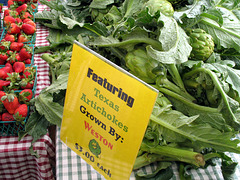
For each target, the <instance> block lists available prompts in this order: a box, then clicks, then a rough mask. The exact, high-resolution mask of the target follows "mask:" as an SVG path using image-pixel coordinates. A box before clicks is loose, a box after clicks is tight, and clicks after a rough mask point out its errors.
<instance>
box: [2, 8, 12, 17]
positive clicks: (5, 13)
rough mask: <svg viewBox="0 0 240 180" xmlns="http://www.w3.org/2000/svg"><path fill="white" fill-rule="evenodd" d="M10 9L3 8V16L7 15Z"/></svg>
mask: <svg viewBox="0 0 240 180" xmlns="http://www.w3.org/2000/svg"><path fill="white" fill-rule="evenodd" d="M10 11H11V10H10V9H5V10H4V12H3V17H5V16H8V15H9V12H10Z"/></svg>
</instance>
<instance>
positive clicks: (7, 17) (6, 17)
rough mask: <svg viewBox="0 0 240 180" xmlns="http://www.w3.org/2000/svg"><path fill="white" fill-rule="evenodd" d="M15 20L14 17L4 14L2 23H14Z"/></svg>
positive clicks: (6, 24) (7, 24) (8, 24)
mask: <svg viewBox="0 0 240 180" xmlns="http://www.w3.org/2000/svg"><path fill="white" fill-rule="evenodd" d="M15 22H16V19H15V18H14V17H12V16H10V15H8V16H5V17H4V19H3V23H4V25H5V26H10V25H11V23H15Z"/></svg>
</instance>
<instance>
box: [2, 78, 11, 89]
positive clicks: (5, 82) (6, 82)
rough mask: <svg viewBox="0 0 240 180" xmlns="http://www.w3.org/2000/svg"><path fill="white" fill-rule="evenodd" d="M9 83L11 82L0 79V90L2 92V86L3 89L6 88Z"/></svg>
mask: <svg viewBox="0 0 240 180" xmlns="http://www.w3.org/2000/svg"><path fill="white" fill-rule="evenodd" d="M10 83H11V81H5V80H1V79H0V90H1V91H2V90H3V89H4V88H3V87H4V86H5V87H7V86H9V85H10Z"/></svg>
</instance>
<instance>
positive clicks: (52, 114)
mask: <svg viewBox="0 0 240 180" xmlns="http://www.w3.org/2000/svg"><path fill="white" fill-rule="evenodd" d="M35 107H36V110H37V111H38V113H39V114H41V115H44V116H45V118H46V119H47V120H48V121H49V122H50V123H51V124H54V125H57V126H59V127H60V126H61V122H62V115H63V106H61V105H60V104H58V103H55V102H53V97H52V95H51V94H48V93H40V95H39V96H38V97H37V98H36V99H35Z"/></svg>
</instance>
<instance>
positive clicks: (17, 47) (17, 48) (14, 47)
mask: <svg viewBox="0 0 240 180" xmlns="http://www.w3.org/2000/svg"><path fill="white" fill-rule="evenodd" d="M23 46H24V44H23V43H19V42H12V43H11V45H10V50H12V51H17V52H19V51H20V50H21V49H22V47H23Z"/></svg>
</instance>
